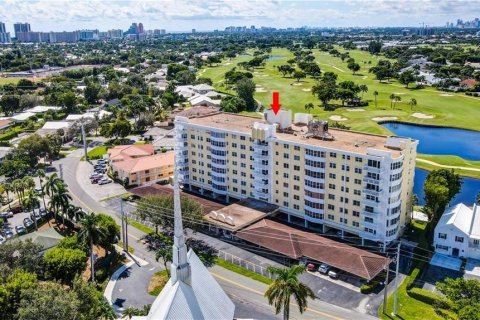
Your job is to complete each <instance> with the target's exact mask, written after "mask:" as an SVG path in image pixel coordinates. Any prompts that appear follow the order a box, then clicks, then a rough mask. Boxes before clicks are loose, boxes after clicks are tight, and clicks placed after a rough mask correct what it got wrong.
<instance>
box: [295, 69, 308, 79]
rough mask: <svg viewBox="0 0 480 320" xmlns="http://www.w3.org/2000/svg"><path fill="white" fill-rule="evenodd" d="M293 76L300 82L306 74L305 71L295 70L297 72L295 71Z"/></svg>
mask: <svg viewBox="0 0 480 320" xmlns="http://www.w3.org/2000/svg"><path fill="white" fill-rule="evenodd" d="M293 77H294V78H295V79H297V82H300V79H303V78H305V77H306V74H305V72H303V71H300V70H295V72H294V73H293Z"/></svg>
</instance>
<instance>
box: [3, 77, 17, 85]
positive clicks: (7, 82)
mask: <svg viewBox="0 0 480 320" xmlns="http://www.w3.org/2000/svg"><path fill="white" fill-rule="evenodd" d="M20 79H21V78H0V85H4V84H9V83H11V84H17V83H18V81H20Z"/></svg>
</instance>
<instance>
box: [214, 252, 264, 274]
mask: <svg viewBox="0 0 480 320" xmlns="http://www.w3.org/2000/svg"><path fill="white" fill-rule="evenodd" d="M217 256H218V257H219V258H220V259H223V260H225V261H227V262H230V263H232V264H235V265H237V266H240V267H243V268H245V269H247V270H250V271H253V272H255V273H258V274H261V275H262V276H265V277H267V278H270V279H273V278H272V274H271V273H270V272H268V270H267V267H263V266H259V265H257V264H255V263H253V262H250V261H247V260H244V259H242V258H240V257H237V256H235V255H233V254H231V253H228V252H225V251H223V250H218V253H217Z"/></svg>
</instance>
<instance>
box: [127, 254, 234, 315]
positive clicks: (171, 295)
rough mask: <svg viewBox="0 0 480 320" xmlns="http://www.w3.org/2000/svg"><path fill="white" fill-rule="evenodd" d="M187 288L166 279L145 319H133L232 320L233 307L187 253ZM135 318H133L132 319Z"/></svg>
mask: <svg viewBox="0 0 480 320" xmlns="http://www.w3.org/2000/svg"><path fill="white" fill-rule="evenodd" d="M188 262H189V264H190V267H191V285H188V284H187V283H185V282H183V281H177V282H176V283H175V284H172V280H171V279H170V280H169V281H168V282H167V284H166V285H165V287H164V288H163V290H162V292H161V293H160V295H159V296H158V297H157V299H155V301H154V302H153V304H152V307H151V309H150V313H149V314H148V316H147V317H144V318H142V317H138V318H137V319H139V320H140V319H145V320H146V319H148V320H160V319H179V320H185V319H195V320H202V319H212V320H216V319H218V320H220V319H222V320H223V319H233V314H234V311H235V306H234V304H233V302H232V301H231V300H230V298H229V297H228V296H227V294H226V293H225V292H224V291H223V289H222V288H221V287H220V285H219V284H218V283H217V281H216V280H215V279H214V278H213V276H212V275H211V274H210V272H208V270H207V268H206V267H205V266H204V265H203V264H202V262H201V261H200V259H199V258H198V256H197V255H196V254H195V252H193V251H192V250H190V251H189V252H188ZM134 319H135V318H134Z"/></svg>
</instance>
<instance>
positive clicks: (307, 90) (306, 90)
mask: <svg viewBox="0 0 480 320" xmlns="http://www.w3.org/2000/svg"><path fill="white" fill-rule="evenodd" d="M302 91H305V92H309V91H312V89H306V88H305V89H302Z"/></svg>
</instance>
